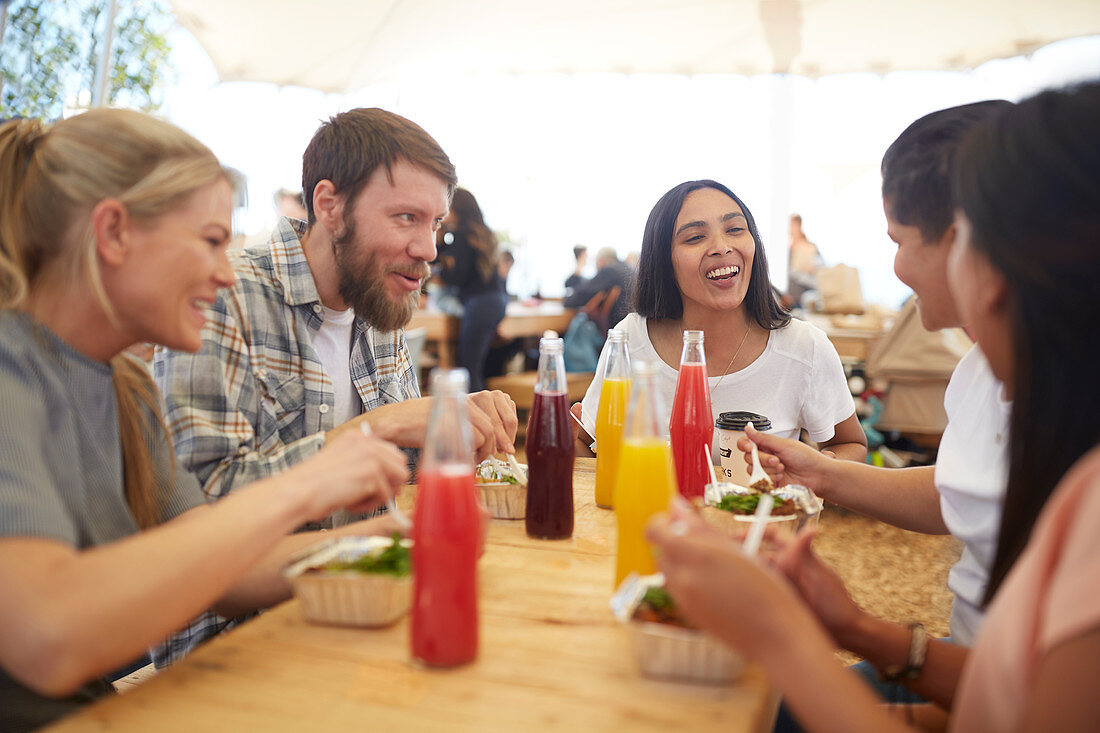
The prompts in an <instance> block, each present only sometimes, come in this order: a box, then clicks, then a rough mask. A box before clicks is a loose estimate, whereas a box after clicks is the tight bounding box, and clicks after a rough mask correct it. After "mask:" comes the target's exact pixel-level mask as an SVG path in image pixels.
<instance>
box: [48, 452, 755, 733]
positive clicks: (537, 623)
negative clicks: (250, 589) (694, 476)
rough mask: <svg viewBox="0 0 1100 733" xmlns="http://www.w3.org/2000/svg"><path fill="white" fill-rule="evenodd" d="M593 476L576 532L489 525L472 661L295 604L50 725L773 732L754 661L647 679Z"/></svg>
mask: <svg viewBox="0 0 1100 733" xmlns="http://www.w3.org/2000/svg"><path fill="white" fill-rule="evenodd" d="M594 471H595V460H594V459H577V470H576V479H575V481H574V490H575V504H576V527H575V532H574V536H573V537H572V539H569V540H560V541H543V540H532V539H530V538H528V537H527V535H526V534H525V533H524V528H523V522H522V521H519V522H508V521H503V520H495V521H494V523H493V525H492V527H491V529H490V534H489V542H488V545H487V549H486V553H485V555H484V557H482V559H481V561H480V565H479V575H480V585H481V588H480V613H481V646H480V653H479V657H478V659H477V661H476V662H474V663H473V664H470V665H467V666H465V667H460V668H457V669H451V670H432V669H426V668H423V667H420V666H418V665H416V664H413V663H412V662H411V661H410V657H409V641H408V620H407V619H405V620H403V621H401V622H399V623H398V624H396V625H395V626H392V627H390V628H388V629H381V630H365V629H346V628H337V627H326V626H314V625H310V624H307V623H306V622H305V621H303V619H302V616H301V612H300V609H299V608H298V602H297V601H289V602H287V603H284V604H282V605H281V606H278V607H277V608H275V609H273V610H271V611H269V612H267V613H265V614H263V615H262V616H260V617H259V618H257V619H255V620H254V621H251V622H249V623H247V624H244V625H243V626H241V627H239V628H238V629H236V630H234V631H232V632H230V633H228V634H225V635H223V636H222V637H220V638H217V639H215V640H213V641H212V642H210V643H209V644H207V645H205V646H204V647H202V648H200V649H198V650H197V651H196V652H195V653H194V654H192V655H191V656H189V657H188V658H186V659H185V660H183V661H182V662H180V663H179V664H176V665H175V666H173V667H172V668H170V669H168V670H166V671H164V672H162V673H160V674H159V675H157V676H155V677H153V678H152V679H150V680H149V681H147V682H146V683H144V684H143V685H141V686H140V687H138V688H137V689H135V690H133V691H131V692H128V693H126V694H125V695H120V696H116V697H111V698H108V699H105V700H102V701H100V702H99V703H97V704H95V705H93V706H92V707H90V708H87V709H85V710H83V711H81V712H80V713H79V714H77V715H75V716H73V717H70V718H67V719H66V720H64V721H62V722H61V723H60V724H59V725H57V726H56V727H55V728H54V729H55V730H58V731H88V730H112V731H141V732H142V733H148V731H158V733H159V732H160V731H186V732H187V733H190V732H191V731H196V730H202V731H234V732H236V731H300V730H345V729H346V730H363V729H368V728H369V729H373V730H384V731H389V730H394V731H519V730H523V731H533V730H583V731H592V730H629V731H660V733H669V732H670V731H674V730H690V731H710V730H713V731H723V732H726V733H728V732H733V731H762V730H770V729H771V726H772V721H773V717H774V714H775V709H776V700H775V696H774V695H773V694H771V692H770V690H769V687H768V684H767V681H766V679H765V677H764V675H763V673H762V672H761V670H760V669H759V668H758V667H756V666H755V665H750V666H749V668H748V670H747V671H746V673H745V675H744V677H742V678H741V679H740V680H739V681H737V682H735V683H733V684H730V685H726V686H718V687H714V686H705V685H690V684H681V683H673V682H661V681H655V680H650V679H646V678H644V677H642V676H640V675H639V673H638V671H637V669H636V667H635V664H634V660H633V657H632V656H631V649H630V643H629V638H628V636H627V632H626V630H625V629H623V628H622V627H621V626H620V625H619V624H618V623H617V622H616V621H615V619H614V617H613V616H612V615H611V612H610V610H609V609H608V605H607V601H608V598H609V596H610V594H611V583H612V576H613V566H614V536H615V533H614V514H613V513H612V512H610V511H607V510H604V509H599V508H597V507H596V505H595V504H594V503H593V498H592V491H593V485H594V482H595V478H594ZM412 493H413V492H411V491H410V492H406V493H405V494H403V496H402V503H404V504H409V503H410V502H411V494H412Z"/></svg>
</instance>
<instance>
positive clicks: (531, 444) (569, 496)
mask: <svg viewBox="0 0 1100 733" xmlns="http://www.w3.org/2000/svg"><path fill="white" fill-rule="evenodd" d="M554 335H555V338H548V337H547V336H543V338H542V340H541V341H540V342H539V375H538V381H537V382H536V383H535V399H534V402H533V403H532V405H531V416H530V418H529V419H528V422H527V511H526V516H525V522H526V526H527V535H528V536H529V537H536V538H539V539H547V540H557V539H564V538H566V537H571V536H572V535H573V429H572V427H571V426H570V424H569V394H568V389H567V385H566V381H565V361H564V359H563V358H562V353H563V345H562V340H561V339H560V338H556V334H554Z"/></svg>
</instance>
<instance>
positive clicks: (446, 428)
mask: <svg viewBox="0 0 1100 733" xmlns="http://www.w3.org/2000/svg"><path fill="white" fill-rule="evenodd" d="M463 371H464V370H463ZM432 389H433V394H432V409H431V417H430V419H429V421H428V434H427V436H426V438H425V441H424V452H423V455H422V460H421V468H422V469H423V468H429V469H430V468H437V467H440V466H469V467H471V470H472V466H473V463H474V453H473V435H472V430H471V428H470V418H469V413H468V411H467V409H466V388H465V385H464V384H463V385H459V384H458V383H457V382H456V383H454V384H451V383H445V382H444V381H443V380H433V382H432Z"/></svg>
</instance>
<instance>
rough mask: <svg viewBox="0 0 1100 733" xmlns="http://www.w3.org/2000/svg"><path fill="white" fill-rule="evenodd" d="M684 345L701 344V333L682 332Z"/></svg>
mask: <svg viewBox="0 0 1100 733" xmlns="http://www.w3.org/2000/svg"><path fill="white" fill-rule="evenodd" d="M684 343H685V344H686V343H700V344H701V343H703V332H702V331H684Z"/></svg>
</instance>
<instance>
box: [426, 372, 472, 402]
mask: <svg viewBox="0 0 1100 733" xmlns="http://www.w3.org/2000/svg"><path fill="white" fill-rule="evenodd" d="M469 391H470V373H469V372H468V371H466V370H465V369H463V368H461V367H459V368H458V369H443V368H442V367H436V368H435V369H432V396H433V397H435V396H439V395H445V394H446V395H456V394H458V395H463V394H466V393H467V392H469Z"/></svg>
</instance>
